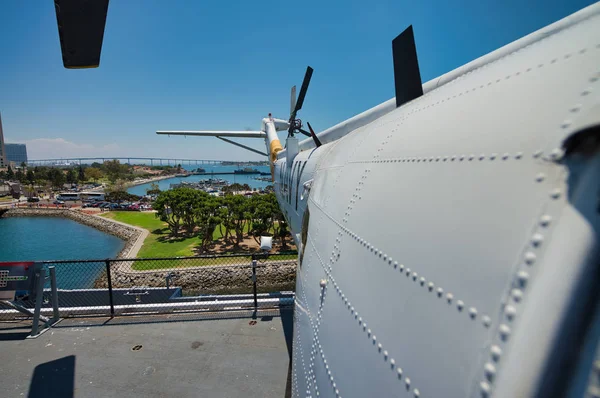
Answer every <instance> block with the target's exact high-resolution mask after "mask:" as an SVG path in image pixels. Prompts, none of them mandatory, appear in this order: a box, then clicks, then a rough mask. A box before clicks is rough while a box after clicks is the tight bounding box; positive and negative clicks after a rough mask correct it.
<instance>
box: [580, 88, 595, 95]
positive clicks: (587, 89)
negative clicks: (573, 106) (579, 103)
mask: <svg viewBox="0 0 600 398" xmlns="http://www.w3.org/2000/svg"><path fill="white" fill-rule="evenodd" d="M591 92H592V89H591V88H586V89H585V90H583V91H582V92H581V95H582V96H586V95H589V94H590V93H591Z"/></svg>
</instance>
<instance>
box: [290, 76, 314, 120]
mask: <svg viewBox="0 0 600 398" xmlns="http://www.w3.org/2000/svg"><path fill="white" fill-rule="evenodd" d="M312 74H313V68H311V67H310V66H307V67H306V74H305V75H304V80H303V81H302V87H300V94H298V101H297V102H296V107H295V108H294V110H295V111H296V112H298V111H299V110H300V109H302V104H304V97H305V96H306V90H308V85H309V83H310V78H311V77H312Z"/></svg>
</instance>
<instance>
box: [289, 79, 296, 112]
mask: <svg viewBox="0 0 600 398" xmlns="http://www.w3.org/2000/svg"><path fill="white" fill-rule="evenodd" d="M294 109H296V86H294V87H292V95H291V98H290V115H291V114H293V113H294Z"/></svg>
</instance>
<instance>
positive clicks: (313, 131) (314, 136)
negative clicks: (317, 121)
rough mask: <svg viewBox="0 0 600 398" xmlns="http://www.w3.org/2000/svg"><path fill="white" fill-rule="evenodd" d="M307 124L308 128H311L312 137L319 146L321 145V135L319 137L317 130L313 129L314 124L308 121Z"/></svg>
mask: <svg viewBox="0 0 600 398" xmlns="http://www.w3.org/2000/svg"><path fill="white" fill-rule="evenodd" d="M306 125H307V126H308V129H309V130H310V136H311V137H312V139H313V141H314V142H315V145H316V146H317V148H318V147H320V146H321V145H323V144H321V140H319V137H317V135H316V134H315V130H313V128H312V126H311V125H310V123H308V122H306Z"/></svg>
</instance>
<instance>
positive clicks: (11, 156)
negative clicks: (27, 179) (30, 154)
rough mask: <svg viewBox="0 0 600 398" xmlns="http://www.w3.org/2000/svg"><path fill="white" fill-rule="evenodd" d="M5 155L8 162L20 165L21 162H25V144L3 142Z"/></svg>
mask: <svg viewBox="0 0 600 398" xmlns="http://www.w3.org/2000/svg"><path fill="white" fill-rule="evenodd" d="M4 149H5V151H6V152H5V157H6V161H7V162H8V163H13V162H14V164H15V165H16V166H17V167H21V163H27V146H26V145H25V144H4Z"/></svg>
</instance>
